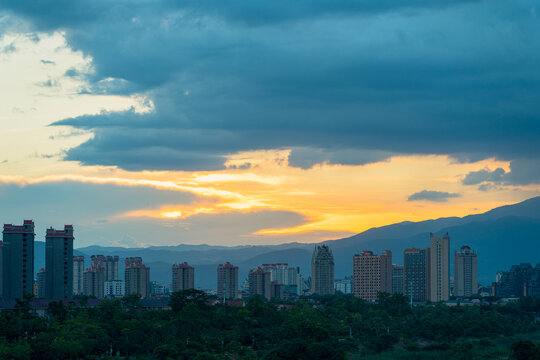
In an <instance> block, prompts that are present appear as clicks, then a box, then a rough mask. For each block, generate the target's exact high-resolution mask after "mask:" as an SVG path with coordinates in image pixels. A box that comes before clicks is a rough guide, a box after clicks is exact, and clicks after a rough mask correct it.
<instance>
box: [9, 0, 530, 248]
mask: <svg viewBox="0 0 540 360" xmlns="http://www.w3.org/2000/svg"><path fill="white" fill-rule="evenodd" d="M225 4H227V5H225ZM539 11H540V8H539V5H538V3H537V2H535V1H527V0H524V1H513V2H506V1H488V2H486V1H474V0H473V1H414V2H409V4H408V5H407V6H404V5H403V2H399V1H383V2H381V1H378V2H367V1H357V2H350V1H346V0H339V1H332V2H323V1H305V0H298V1H295V2H286V1H277V2H276V1H273V2H267V3H263V2H245V1H233V2H220V1H210V0H205V1H197V2H193V1H184V2H171V1H165V0H161V1H144V0H142V1H117V2H115V3H114V4H113V5H112V4H111V2H109V1H102V0H100V1H92V2H87V1H42V2H37V3H32V2H21V1H1V2H0V99H1V100H0V124H1V125H2V126H1V128H0V221H2V222H4V223H10V222H12V223H15V224H19V223H22V221H23V219H33V220H34V221H35V223H36V233H37V238H36V240H38V239H39V237H44V233H45V228H46V227H49V226H55V227H61V226H63V225H64V224H73V225H74V227H75V238H76V240H75V247H83V246H88V245H102V246H124V247H140V246H150V245H177V244H181V243H183V244H201V243H206V244H211V245H242V244H255V245H258V244H278V243H285V242H291V241H298V242H310V243H312V242H317V241H323V240H327V239H338V238H341V237H345V236H350V235H353V234H356V233H358V232H361V231H364V230H367V229H369V228H372V227H376V226H383V225H388V224H392V223H396V222H400V221H405V220H410V221H421V220H426V219H435V218H440V217H447V216H465V215H469V214H479V213H483V212H486V211H488V210H490V209H492V208H495V207H498V206H502V205H506V204H512V203H516V202H519V201H522V200H525V199H528V198H531V197H534V196H538V195H539V194H540V146H539V144H540V119H539V114H540V101H539V99H540V37H539V36H538V34H540V21H539V18H538V16H539ZM456 240H459V239H456Z"/></svg>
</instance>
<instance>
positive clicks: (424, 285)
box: [312, 234, 478, 303]
mask: <svg viewBox="0 0 540 360" xmlns="http://www.w3.org/2000/svg"><path fill="white" fill-rule="evenodd" d="M450 261H451V260H450V236H449V235H448V234H445V235H434V234H431V235H430V247H429V248H420V249H418V248H409V249H405V250H404V251H403V266H397V265H395V264H392V252H391V251H390V250H384V251H383V252H382V254H381V255H377V254H374V253H373V252H372V251H368V250H365V251H362V252H360V253H359V254H356V255H354V256H353V276H352V278H349V279H343V280H339V281H336V282H335V288H336V289H339V290H340V291H342V292H344V293H352V294H353V295H355V296H358V297H360V298H362V299H365V300H366V301H375V300H377V296H378V294H379V293H380V292H386V293H390V294H392V293H402V294H404V295H406V296H407V297H408V298H410V301H411V303H413V302H414V303H418V302H425V301H434V302H437V301H446V300H448V299H449V298H450V295H451V294H452V286H451V279H450ZM312 271H313V270H312ZM327 272H332V271H331V270H328V271H327ZM453 280H454V284H453V295H454V296H459V297H467V296H471V295H473V294H476V293H477V291H478V260H477V255H476V252H475V251H473V250H471V248H470V247H469V246H462V247H461V249H460V250H459V251H456V252H455V253H454V278H453ZM312 281H313V280H312ZM348 284H351V285H350V286H347V285H348Z"/></svg>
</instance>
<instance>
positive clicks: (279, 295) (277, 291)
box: [270, 280, 285, 299]
mask: <svg viewBox="0 0 540 360" xmlns="http://www.w3.org/2000/svg"><path fill="white" fill-rule="evenodd" d="M270 298H271V299H284V298H285V292H284V290H283V284H280V283H278V281H277V280H274V281H272V283H271V284H270Z"/></svg>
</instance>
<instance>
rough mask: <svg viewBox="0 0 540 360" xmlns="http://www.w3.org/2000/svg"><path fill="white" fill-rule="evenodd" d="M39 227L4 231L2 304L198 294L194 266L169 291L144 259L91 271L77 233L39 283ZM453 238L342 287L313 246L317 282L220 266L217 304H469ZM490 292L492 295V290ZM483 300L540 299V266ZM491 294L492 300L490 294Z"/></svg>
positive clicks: (56, 246) (62, 233)
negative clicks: (338, 300) (350, 299)
mask: <svg viewBox="0 0 540 360" xmlns="http://www.w3.org/2000/svg"><path fill="white" fill-rule="evenodd" d="M34 238H35V232H34V223H33V221H32V220H25V221H24V222H23V224H22V225H12V224H5V225H4V229H3V241H2V242H0V262H1V266H0V271H1V276H0V295H1V296H2V298H3V299H6V300H13V299H16V298H22V296H23V294H25V293H29V294H34V295H35V296H36V297H37V298H44V299H51V300H69V299H72V298H73V296H74V295H87V296H90V297H95V298H98V299H101V298H106V297H122V296H125V295H131V294H136V295H138V296H140V297H141V298H150V297H154V296H155V297H159V296H160V295H164V294H166V293H167V292H168V291H169V290H172V291H180V290H187V289H192V288H194V285H195V282H194V279H195V269H194V267H193V266H190V265H189V264H188V263H186V262H184V263H179V264H173V265H172V268H171V275H172V276H171V283H172V285H171V289H167V288H166V287H165V286H163V285H162V284H160V283H158V282H155V281H150V268H149V267H148V266H146V265H145V264H144V263H143V261H142V258H141V257H128V258H125V259H124V279H122V280H120V279H119V271H118V270H119V262H120V258H119V257H118V256H103V255H92V256H91V257H90V264H89V265H90V266H88V267H85V259H84V257H83V256H73V240H74V236H73V226H71V225H65V226H64V229H63V230H57V229H53V228H49V229H47V230H46V232H45V268H43V269H39V271H38V272H37V276H36V280H34V276H33V274H34ZM450 255H451V254H450V236H449V235H448V234H445V235H434V234H431V235H430V247H426V248H409V249H405V250H404V251H403V266H398V265H395V264H393V262H392V252H391V251H389V250H385V251H383V252H382V254H380V255H377V254H374V253H373V252H372V251H367V250H365V251H362V252H360V253H358V254H356V255H354V256H353V258H352V262H353V274H352V277H348V278H345V279H341V280H335V277H334V266H335V264H334V256H333V254H332V250H331V249H330V247H329V246H328V245H318V246H316V247H315V250H314V252H313V256H312V261H311V277H310V278H309V279H308V281H305V280H304V279H303V278H302V276H301V274H300V269H299V268H298V267H291V266H289V265H288V264H286V263H276V264H262V265H261V266H258V267H256V268H254V269H251V270H250V271H249V274H248V277H247V279H246V281H245V282H244V284H243V285H242V286H239V281H238V276H239V272H238V267H237V266H234V265H233V264H231V263H229V262H227V263H225V264H220V265H218V266H217V290H216V295H217V298H218V300H219V301H223V302H225V301H231V300H235V299H240V298H242V297H247V296H253V295H260V296H262V297H264V298H266V299H268V300H270V299H283V298H286V297H291V296H293V297H294V296H299V295H303V294H307V293H312V294H320V295H331V294H334V293H335V292H336V291H339V292H342V293H352V294H353V295H355V296H358V297H360V298H362V299H365V300H366V301H375V300H376V299H377V297H378V293H380V292H386V293H402V294H404V295H406V296H407V297H408V298H409V299H410V301H411V303H420V302H425V301H433V302H438V301H447V300H448V299H449V298H450V296H451V295H453V296H456V297H470V296H471V295H474V294H477V293H478V292H479V286H478V260H477V254H476V252H475V251H474V250H472V249H471V248H470V247H469V246H466V245H465V246H462V247H461V248H460V250H458V251H455V253H454V259H453V260H454V266H453V268H454V273H453V275H454V276H453V278H451V277H450V261H451V257H450ZM490 290H491V291H490ZM480 291H481V292H482V293H484V294H490V295H497V296H502V297H511V296H523V295H529V296H540V264H538V265H536V267H534V268H533V267H532V266H531V265H530V264H520V265H515V266H513V267H512V268H511V269H510V271H507V272H500V273H499V274H497V281H496V282H495V283H493V284H492V287H491V289H487V288H481V290H480ZM489 292H491V293H489Z"/></svg>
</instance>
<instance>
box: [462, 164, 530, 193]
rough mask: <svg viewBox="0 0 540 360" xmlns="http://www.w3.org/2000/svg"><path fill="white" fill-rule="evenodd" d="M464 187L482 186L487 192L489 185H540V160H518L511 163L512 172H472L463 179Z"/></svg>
mask: <svg viewBox="0 0 540 360" xmlns="http://www.w3.org/2000/svg"><path fill="white" fill-rule="evenodd" d="M462 183H463V184H464V185H478V184H481V185H480V187H479V189H480V190H487V189H489V187H488V186H487V185H488V184H503V185H528V184H540V160H539V159H516V160H512V162H510V171H508V172H506V171H505V170H504V169H501V168H497V169H495V170H493V171H490V170H488V169H484V170H480V171H471V172H470V173H468V174H467V175H466V176H465V178H464V179H463V181H462Z"/></svg>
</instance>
